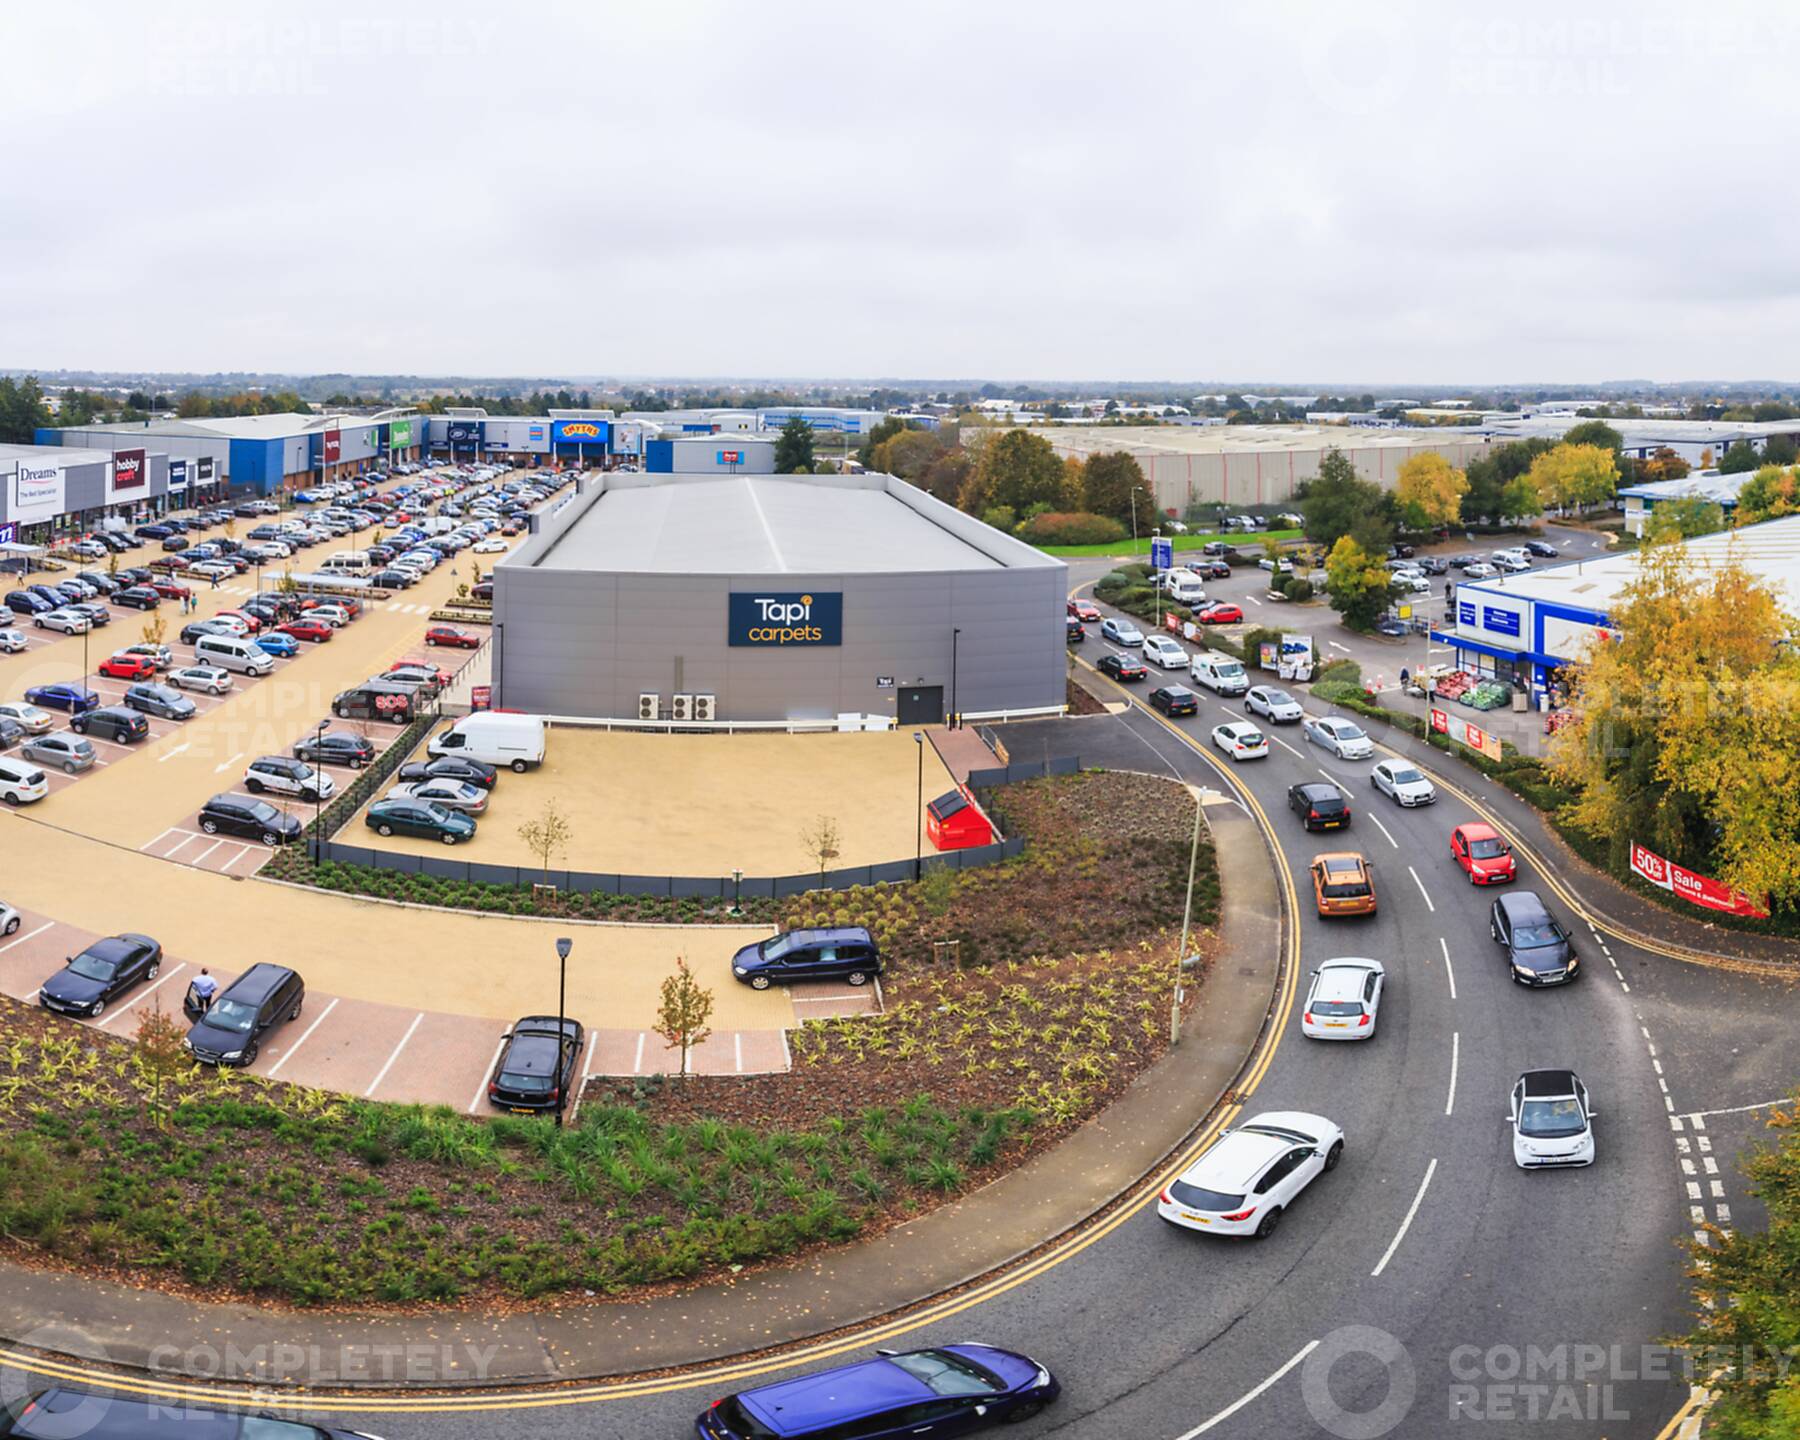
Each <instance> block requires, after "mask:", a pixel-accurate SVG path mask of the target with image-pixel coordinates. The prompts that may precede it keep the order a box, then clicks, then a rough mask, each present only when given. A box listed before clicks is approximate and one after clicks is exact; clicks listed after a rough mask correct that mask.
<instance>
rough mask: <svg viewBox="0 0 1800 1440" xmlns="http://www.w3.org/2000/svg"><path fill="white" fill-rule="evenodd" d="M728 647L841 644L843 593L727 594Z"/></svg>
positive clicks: (842, 634) (842, 639)
mask: <svg viewBox="0 0 1800 1440" xmlns="http://www.w3.org/2000/svg"><path fill="white" fill-rule="evenodd" d="M726 637H727V642H728V643H729V644H731V645H755V646H762V647H771V646H772V647H777V648H786V647H789V646H795V645H841V644H843V643H844V592H843V591H841V590H833V591H819V592H818V593H816V594H809V595H803V594H800V593H799V592H797V591H768V592H762V593H758V592H749V593H745V592H741V591H736V590H734V591H732V592H731V604H730V611H729V617H728V620H727V630H726Z"/></svg>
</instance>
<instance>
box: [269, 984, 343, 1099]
mask: <svg viewBox="0 0 1800 1440" xmlns="http://www.w3.org/2000/svg"><path fill="white" fill-rule="evenodd" d="M338 999H339V997H338V996H336V995H333V996H332V997H331V1003H330V1004H329V1005H327V1006H326V1007H325V1008H324V1009H323V1010H321V1011H320V1012H319V1013H318V1015H317V1016H316V1017H315V1018H314V1020H313V1023H312V1024H310V1025H308V1026H307V1027H306V1033H305V1034H304V1035H302V1036H301V1037H300V1038H299V1039H298V1040H296V1041H295V1042H294V1043H293V1044H292V1045H291V1046H290V1047H289V1048H288V1050H287V1053H286V1054H284V1055H283V1056H282V1057H281V1058H280V1059H279V1060H277V1061H276V1062H275V1063H274V1064H273V1065H271V1066H270V1067H269V1078H270V1079H271V1080H273V1079H274V1078H275V1077H276V1076H277V1075H279V1074H280V1073H281V1067H282V1066H283V1065H285V1064H287V1062H288V1061H290V1060H292V1059H293V1058H294V1056H296V1055H297V1054H299V1053H300V1047H301V1046H302V1045H304V1044H305V1043H306V1042H307V1041H308V1040H310V1039H312V1033H313V1031H315V1030H317V1029H318V1028H319V1027H320V1026H321V1025H323V1024H324V1023H325V1017H326V1016H327V1015H329V1014H330V1013H331V1012H332V1011H333V1010H335V1009H337V1007H338Z"/></svg>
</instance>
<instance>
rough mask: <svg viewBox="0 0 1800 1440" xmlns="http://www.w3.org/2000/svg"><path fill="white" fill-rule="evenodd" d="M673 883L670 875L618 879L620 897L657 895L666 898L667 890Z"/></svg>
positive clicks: (626, 876)
mask: <svg viewBox="0 0 1800 1440" xmlns="http://www.w3.org/2000/svg"><path fill="white" fill-rule="evenodd" d="M674 883H675V881H674V877H673V876H670V875H621V876H620V877H619V893H620V894H621V895H659V896H662V897H663V898H665V899H666V898H667V897H668V895H669V888H670V886H672V885H673V884H674Z"/></svg>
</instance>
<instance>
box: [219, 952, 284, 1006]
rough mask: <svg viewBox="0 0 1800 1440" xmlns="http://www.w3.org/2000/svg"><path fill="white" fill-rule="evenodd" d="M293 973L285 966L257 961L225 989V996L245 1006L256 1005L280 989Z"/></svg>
mask: <svg viewBox="0 0 1800 1440" xmlns="http://www.w3.org/2000/svg"><path fill="white" fill-rule="evenodd" d="M293 973H294V972H293V971H292V970H290V969H288V967H287V966H285V965H275V964H272V963H270V962H269V961H267V960H259V961H258V962H257V963H256V964H254V965H252V966H251V967H250V968H249V969H248V970H246V971H245V972H244V973H243V974H242V975H240V976H238V978H237V979H236V980H233V981H232V982H231V984H230V985H228V986H227V987H226V989H225V995H226V996H229V997H230V998H231V999H233V1000H237V1001H241V1002H243V1003H245V1004H251V1005H254V1004H258V1003H260V1002H261V1001H264V1000H267V999H268V998H269V996H271V995H273V994H274V993H275V992H276V991H277V990H278V989H280V988H281V986H282V985H283V984H284V983H285V982H286V980H287V978H288V976H290V975H292V974H293ZM220 998H221V999H223V998H224V996H221V997H220Z"/></svg>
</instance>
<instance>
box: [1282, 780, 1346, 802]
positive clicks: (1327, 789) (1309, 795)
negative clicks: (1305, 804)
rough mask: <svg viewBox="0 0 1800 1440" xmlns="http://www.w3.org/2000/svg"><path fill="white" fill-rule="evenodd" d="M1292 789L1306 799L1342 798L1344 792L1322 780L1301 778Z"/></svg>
mask: <svg viewBox="0 0 1800 1440" xmlns="http://www.w3.org/2000/svg"><path fill="white" fill-rule="evenodd" d="M1294 789H1295V790H1297V791H1299V792H1300V794H1301V795H1302V796H1304V797H1305V798H1306V799H1308V800H1342V799H1343V798H1344V792H1343V791H1342V790H1340V789H1338V787H1337V786H1335V785H1328V784H1326V783H1325V782H1324V781H1323V780H1302V781H1301V782H1300V783H1299V784H1298V785H1296V786H1294Z"/></svg>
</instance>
